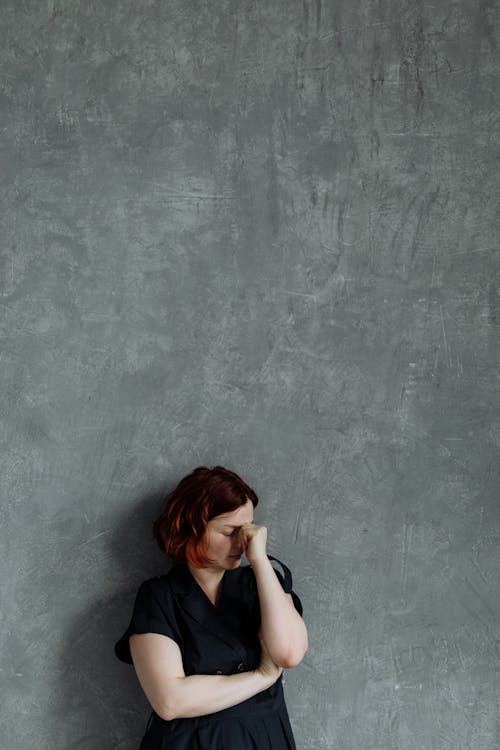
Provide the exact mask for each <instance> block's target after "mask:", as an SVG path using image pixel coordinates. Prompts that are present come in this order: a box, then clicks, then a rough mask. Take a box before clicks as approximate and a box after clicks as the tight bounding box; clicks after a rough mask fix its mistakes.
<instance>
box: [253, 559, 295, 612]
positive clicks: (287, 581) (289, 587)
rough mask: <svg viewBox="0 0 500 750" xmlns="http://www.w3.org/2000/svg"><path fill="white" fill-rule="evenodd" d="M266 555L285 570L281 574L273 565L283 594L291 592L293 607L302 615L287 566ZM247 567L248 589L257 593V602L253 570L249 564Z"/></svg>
mask: <svg viewBox="0 0 500 750" xmlns="http://www.w3.org/2000/svg"><path fill="white" fill-rule="evenodd" d="M268 557H269V559H270V560H275V561H276V562H277V563H279V564H280V565H281V566H282V568H283V570H284V571H285V575H284V576H283V574H282V573H281V572H280V571H279V570H277V569H276V568H275V567H274V566H273V570H274V572H275V573H276V577H277V578H278V580H279V582H280V583H281V587H282V589H283V591H284V592H285V594H291V596H292V601H293V604H294V607H295V609H296V610H297V612H298V613H299V615H300V616H302V613H303V611H304V610H303V606H302V602H301V600H300V597H299V596H298V594H297V593H296V592H295V591H294V590H293V582H292V574H291V572H290V570H289V568H288V567H287V566H286V565H284V563H282V562H281V561H280V560H278V559H277V558H276V557H271V555H268ZM247 567H248V585H249V586H250V589H251V590H252V592H253V593H254V595H257V602H256V603H257V604H258V591H257V581H256V580H255V574H254V572H253V569H252V566H251V565H248V566H247Z"/></svg>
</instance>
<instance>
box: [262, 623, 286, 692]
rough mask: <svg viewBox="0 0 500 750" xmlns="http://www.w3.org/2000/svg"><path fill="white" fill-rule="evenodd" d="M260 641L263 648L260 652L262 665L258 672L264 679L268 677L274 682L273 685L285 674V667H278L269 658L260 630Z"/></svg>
mask: <svg viewBox="0 0 500 750" xmlns="http://www.w3.org/2000/svg"><path fill="white" fill-rule="evenodd" d="M259 640H260V646H261V652H260V664H259V666H258V667H257V672H260V673H261V674H262V675H263V676H264V677H268V678H269V679H271V680H272V683H275V682H276V680H277V679H278V677H279V676H280V674H281V673H282V672H283V667H278V665H277V664H275V663H274V662H273V660H272V659H271V657H270V656H269V651H268V650H267V647H266V644H265V643H264V641H263V640H262V639H261V637H260V630H259Z"/></svg>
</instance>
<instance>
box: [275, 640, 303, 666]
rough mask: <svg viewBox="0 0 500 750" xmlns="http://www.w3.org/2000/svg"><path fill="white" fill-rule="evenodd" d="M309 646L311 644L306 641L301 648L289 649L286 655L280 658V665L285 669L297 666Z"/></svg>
mask: <svg viewBox="0 0 500 750" xmlns="http://www.w3.org/2000/svg"><path fill="white" fill-rule="evenodd" d="M308 648H309V646H308V644H307V643H306V644H305V645H304V646H303V647H302V648H301V649H295V650H294V651H289V652H288V654H287V655H286V657H284V658H283V659H280V663H279V664H278V666H279V667H283V669H292V668H293V667H296V666H297V665H298V664H300V662H301V661H302V659H303V658H304V656H305V653H306V651H307V649H308Z"/></svg>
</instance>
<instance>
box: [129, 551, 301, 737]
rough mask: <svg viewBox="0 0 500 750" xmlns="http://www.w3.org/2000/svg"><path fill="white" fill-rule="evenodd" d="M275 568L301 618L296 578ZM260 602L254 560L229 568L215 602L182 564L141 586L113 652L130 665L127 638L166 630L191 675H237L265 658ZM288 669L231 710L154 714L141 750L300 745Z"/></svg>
mask: <svg viewBox="0 0 500 750" xmlns="http://www.w3.org/2000/svg"><path fill="white" fill-rule="evenodd" d="M268 557H269V559H270V560H276V562H278V563H279V564H280V565H281V566H282V568H283V570H284V572H285V575H284V577H283V576H282V574H281V573H279V572H278V571H277V570H276V569H274V572H275V573H276V575H277V577H278V579H279V581H280V583H281V585H282V587H283V590H284V591H285V592H287V593H290V594H291V595H292V599H293V603H294V605H295V609H296V610H297V611H298V612H299V614H300V615H302V603H301V601H300V599H299V597H298V596H297V594H296V593H295V592H294V591H292V576H291V573H290V570H289V569H288V568H287V566H286V565H284V564H283V563H281V562H280V561H279V560H277V559H276V558H275V557H272V556H271V555H268ZM259 628H260V603H259V597H258V592H257V583H256V580H255V575H254V572H253V569H252V567H251V565H245V566H240V567H238V568H234V569H232V570H226V571H225V572H224V575H223V578H222V588H221V594H220V600H219V603H218V605H217V607H215V606H214V605H213V604H212V602H211V601H210V599H209V598H208V596H207V595H206V594H205V592H204V591H203V589H202V588H201V587H200V586H199V585H198V583H197V581H196V580H195V578H194V577H193V576H192V574H191V571H190V570H189V568H188V566H187V565H185V564H176V565H174V567H173V568H171V570H170V571H169V572H168V573H167V574H166V575H161V576H156V577H155V578H149V579H148V580H146V581H144V582H143V583H141V585H140V586H139V590H138V592H137V596H136V599H135V604H134V608H133V613H132V619H131V621H130V625H129V626H128V628H127V630H126V631H125V633H124V634H123V635H122V637H121V638H120V640H119V641H117V642H116V644H115V654H116V656H117V657H118V659H120V660H121V661H123V662H126V663H127V664H132V663H133V662H132V657H131V655H130V647H129V636H130V635H132V633H162V634H163V635H166V636H169V637H170V638H173V639H174V641H176V643H177V644H178V645H179V648H180V650H181V654H182V661H183V665H184V673H185V675H186V676H188V675H192V674H225V675H229V674H235V673H236V672H246V671H249V670H252V669H256V668H257V667H258V666H259V663H260V650H261V647H260V641H259V637H258V631H259ZM282 677H283V674H281V675H280V676H279V678H278V679H277V680H276V682H275V683H274V684H273V685H271V687H269V688H267V689H266V690H262V691H261V692H259V693H257V694H256V695H254V696H252V697H250V698H248V699H246V700H244V701H242V702H241V703H238V704H236V705H235V706H230V707H229V708H225V709H222V710H221V711H216V712H215V713H211V714H205V715H203V716H196V717H191V718H176V719H170V720H166V719H162V718H161V717H160V716H158V714H157V713H156V712H155V711H152V712H151V716H150V718H149V721H148V725H147V727H146V732H145V735H144V737H143V739H142V742H141V745H140V748H139V750H296V745H295V740H294V737H293V733H292V728H291V725H290V720H289V717H288V712H287V708H286V704H285V698H284V693H283V685H282Z"/></svg>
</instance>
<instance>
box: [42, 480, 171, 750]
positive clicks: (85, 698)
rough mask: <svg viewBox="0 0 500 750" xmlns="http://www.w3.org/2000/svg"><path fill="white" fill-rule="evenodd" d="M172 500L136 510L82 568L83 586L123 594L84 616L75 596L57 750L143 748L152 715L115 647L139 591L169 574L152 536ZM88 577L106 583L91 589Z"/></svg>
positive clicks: (64, 643) (57, 699)
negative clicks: (144, 584)
mask: <svg viewBox="0 0 500 750" xmlns="http://www.w3.org/2000/svg"><path fill="white" fill-rule="evenodd" d="M167 496H168V495H167V491H166V490H165V489H164V488H162V489H161V490H158V491H153V492H150V493H149V494H148V495H146V496H145V497H143V498H142V499H140V500H138V502H137V503H134V504H133V507H134V511H133V512H132V513H131V514H130V515H129V516H127V517H123V518H122V519H121V520H118V521H117V524H116V526H115V528H114V529H113V530H112V532H111V533H110V534H109V536H108V537H107V538H108V539H109V544H108V547H107V548H106V547H102V548H101V552H100V554H99V558H98V559H96V560H95V564H94V565H93V566H92V568H91V569H90V570H89V569H88V568H89V566H88V559H87V560H86V562H85V567H86V568H87V569H83V566H82V570H81V572H80V575H79V576H78V578H80V579H81V580H82V584H83V582H84V581H85V586H84V588H85V589H91V590H95V591H97V592H98V591H103V592H109V591H111V592H113V591H116V590H118V591H117V593H115V594H113V593H112V594H111V598H109V597H108V596H107V595H106V593H103V594H102V596H100V597H99V596H98V597H97V598H96V600H95V601H94V603H93V604H92V605H91V606H90V607H88V608H87V610H86V611H84V610H81V611H79V612H78V604H77V605H76V606H75V604H74V600H75V596H74V592H72V594H73V596H72V597H71V601H73V608H74V609H75V610H76V612H77V613H76V614H75V616H74V621H73V623H72V624H71V625H70V627H69V628H68V629H67V630H66V632H63V633H61V634H60V638H61V651H60V660H59V664H57V666H56V669H55V670H54V673H55V674H59V675H60V677H59V680H58V682H57V684H56V685H54V693H55V695H54V696H53V698H54V700H53V705H55V706H56V709H55V715H54V719H53V720H54V723H57V724H58V725H59V727H60V728H61V729H60V731H59V733H58V732H57V730H56V731H55V732H54V735H55V736H56V735H57V734H59V737H60V742H59V744H58V746H57V748H54V749H53V750H68V748H69V747H71V748H72V750H76V748H81V749H82V750H83V749H85V750H103V748H105V749H106V750H137V748H138V747H139V744H140V741H141V739H142V736H143V734H144V732H145V729H146V724H147V721H148V719H149V715H150V713H151V709H150V706H149V703H148V701H147V699H146V697H145V695H144V693H143V691H142V688H141V687H140V685H139V682H138V680H137V677H136V675H135V670H134V667H133V665H128V664H124V663H123V662H120V661H119V660H118V659H117V658H116V656H115V653H114V644H115V642H116V641H117V640H118V638H119V637H120V636H121V635H122V634H123V632H124V630H125V629H126V627H127V626H128V624H129V621H130V617H131V615H132V607H133V604H134V600H135V595H136V592H137V589H138V588H139V584H140V583H141V582H142V581H143V580H145V579H147V578H151V577H153V576H155V575H161V574H163V573H167V572H168V570H169V568H170V567H171V562H170V560H169V559H168V558H167V557H166V556H165V555H164V554H162V553H161V550H160V549H159V547H158V545H157V543H156V541H155V540H154V539H153V534H152V523H153V520H154V519H155V518H156V517H157V516H158V515H159V513H160V512H161V509H162V508H163V507H164V503H165V500H166V498H167ZM103 553H104V554H103ZM88 576H95V577H96V578H100V579H101V580H96V581H93V582H92V581H89V580H88ZM85 579H86V580H85ZM69 606H71V605H70V604H68V607H69ZM51 703H52V701H51Z"/></svg>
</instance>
